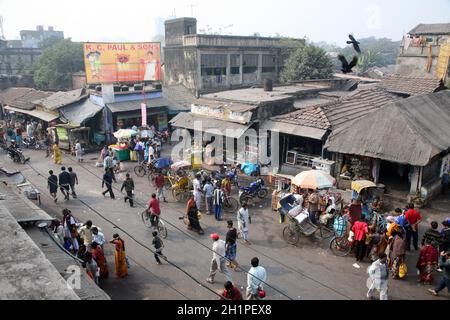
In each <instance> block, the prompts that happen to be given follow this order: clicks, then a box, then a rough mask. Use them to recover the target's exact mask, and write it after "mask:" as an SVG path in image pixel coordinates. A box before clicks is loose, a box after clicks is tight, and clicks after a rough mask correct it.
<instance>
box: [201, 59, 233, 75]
mask: <svg viewBox="0 0 450 320" xmlns="http://www.w3.org/2000/svg"><path fill="white" fill-rule="evenodd" d="M201 74H202V76H222V75H226V74H227V55H225V54H202V55H201Z"/></svg>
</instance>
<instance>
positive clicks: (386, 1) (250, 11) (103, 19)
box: [0, 0, 450, 45]
mask: <svg viewBox="0 0 450 320" xmlns="http://www.w3.org/2000/svg"><path fill="white" fill-rule="evenodd" d="M191 4H192V5H194V7H191ZM174 11H175V14H176V16H177V17H183V16H191V14H192V12H193V13H194V16H195V17H196V18H197V20H198V29H202V28H206V26H207V25H209V26H210V27H211V28H212V29H213V30H215V31H217V30H218V29H219V28H220V27H224V26H229V25H232V27H230V28H228V29H226V33H231V34H234V35H250V34H252V33H255V32H259V33H260V34H261V36H274V35H275V34H276V33H279V34H281V35H283V36H291V37H304V36H307V37H308V38H309V39H311V40H313V41H315V42H318V41H327V42H330V43H337V44H338V45H343V44H344V42H345V40H346V35H347V33H349V32H352V33H354V34H355V36H357V37H359V38H361V37H366V36H371V35H373V36H376V37H388V38H391V39H394V40H399V39H401V37H402V34H403V32H407V31H409V30H410V29H412V28H413V27H414V26H415V25H417V24H418V23H439V22H441V23H442V22H450V0H428V1H425V0H367V1H366V0H340V1H332V0H260V1H256V0H220V1H218V0H186V1H183V0H163V1H161V0H160V1H151V0H144V1H142V0H138V1H123V0H121V1H118V0H72V1H69V0H32V1H30V0H28V1H25V0H0V15H2V16H3V21H4V22H3V24H4V30H5V35H6V38H7V39H18V38H19V31H20V30H25V29H31V30H34V29H35V28H36V25H44V26H45V28H46V29H47V26H49V25H52V26H54V27H55V29H56V30H62V31H64V34H65V36H66V37H71V38H72V39H73V40H75V41H149V40H151V39H152V37H153V36H154V34H155V18H156V17H158V16H160V17H164V18H165V17H167V16H170V15H172V14H173V13H174Z"/></svg>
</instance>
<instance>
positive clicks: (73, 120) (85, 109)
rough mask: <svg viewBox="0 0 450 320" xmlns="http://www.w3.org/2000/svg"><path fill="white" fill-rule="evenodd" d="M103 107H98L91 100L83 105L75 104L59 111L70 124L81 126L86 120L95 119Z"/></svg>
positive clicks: (87, 100)
mask: <svg viewBox="0 0 450 320" xmlns="http://www.w3.org/2000/svg"><path fill="white" fill-rule="evenodd" d="M102 109H103V107H101V106H99V105H96V104H95V103H93V102H91V101H90V100H89V99H86V100H84V101H83V102H81V103H75V104H72V105H70V106H67V107H63V108H61V109H59V111H60V112H61V115H62V116H63V117H64V118H65V119H66V120H67V121H69V123H70V124H72V125H76V126H80V125H81V124H82V123H83V122H85V121H86V120H89V119H91V118H93V117H94V116H95V115H96V114H97V113H99V112H100V111H101V110H102Z"/></svg>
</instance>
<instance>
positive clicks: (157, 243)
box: [152, 231, 167, 264]
mask: <svg viewBox="0 0 450 320" xmlns="http://www.w3.org/2000/svg"><path fill="white" fill-rule="evenodd" d="M152 234H153V241H152V245H153V246H154V247H155V259H156V263H157V264H161V260H159V256H161V257H163V259H167V258H166V256H164V255H163V254H162V249H163V248H164V244H163V242H162V240H161V238H160V237H159V236H158V232H157V231H153V233H152Z"/></svg>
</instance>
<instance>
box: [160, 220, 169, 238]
mask: <svg viewBox="0 0 450 320" xmlns="http://www.w3.org/2000/svg"><path fill="white" fill-rule="evenodd" d="M158 232H159V234H160V235H161V237H162V238H163V239H165V238H167V228H166V225H165V224H164V222H163V221H162V220H161V219H159V221H158Z"/></svg>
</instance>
